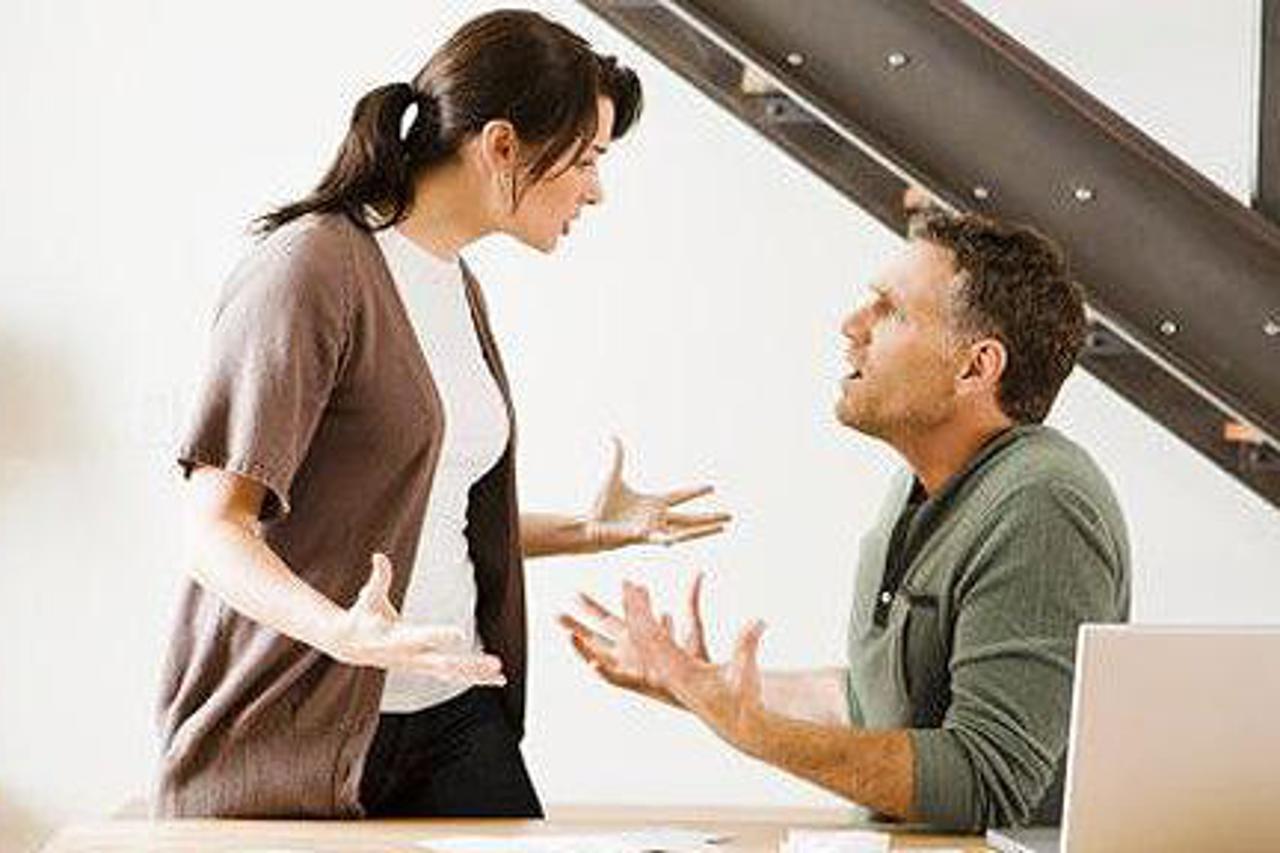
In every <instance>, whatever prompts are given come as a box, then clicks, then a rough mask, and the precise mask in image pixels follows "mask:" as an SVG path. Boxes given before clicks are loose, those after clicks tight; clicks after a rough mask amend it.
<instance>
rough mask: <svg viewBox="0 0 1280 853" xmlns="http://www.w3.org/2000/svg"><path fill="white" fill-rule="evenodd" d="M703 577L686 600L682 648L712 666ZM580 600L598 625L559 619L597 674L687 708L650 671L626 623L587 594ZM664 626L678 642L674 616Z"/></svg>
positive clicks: (664, 620)
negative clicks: (703, 595)
mask: <svg viewBox="0 0 1280 853" xmlns="http://www.w3.org/2000/svg"><path fill="white" fill-rule="evenodd" d="M702 578H703V575H702V573H701V572H699V573H698V574H697V576H696V577H695V578H694V579H693V583H692V584H691V585H690V587H689V593H688V596H687V598H686V601H685V609H686V621H687V624H686V626H685V632H684V635H683V637H682V638H681V639H680V641H679V645H680V647H681V648H682V649H683V650H684V651H685V652H686V653H688V654H689V655H692V656H693V657H694V658H696V659H698V660H701V661H704V662H707V663H710V659H709V658H708V656H707V643H706V636H705V631H704V629H703V624H702V605H701V596H702ZM578 601H579V604H580V605H581V607H582V610H583V611H584V613H585V614H586V616H587V617H588V618H589V619H590V620H591V621H592V622H594V623H595V624H594V626H592V625H588V624H586V623H584V622H582V621H580V620H579V619H576V618H574V617H573V616H570V615H568V614H561V615H560V618H559V622H560V625H561V626H562V627H563V628H564V629H565V630H567V631H568V632H569V639H570V642H571V643H572V644H573V649H574V651H575V652H577V653H578V656H579V657H580V658H582V659H583V660H584V661H585V662H586V663H587V665H588V666H590V667H591V668H592V669H593V670H595V671H596V674H598V675H599V676H600V677H601V678H603V679H604V680H605V681H607V682H609V683H610V684H612V685H614V686H615V687H621V688H623V689H624V690H631V691H633V692H636V693H641V694H643V695H645V696H649V697H650V698H653V699H657V700H659V701H661V702H666V703H667V704H668V705H674V706H675V707H678V708H679V707H683V705H682V704H681V703H680V702H679V700H677V699H676V698H675V697H674V696H672V695H671V692H670V691H668V690H667V689H666V688H665V687H663V686H662V685H661V684H660V683H659V681H658V679H657V677H656V673H651V672H648V671H646V669H645V666H644V663H643V658H642V657H641V656H640V655H639V654H638V653H637V649H636V646H635V643H634V640H633V638H632V637H631V636H630V634H629V632H628V629H627V623H626V621H625V620H624V619H622V617H620V616H618V615H617V614H616V613H614V612H612V611H611V610H609V609H608V608H607V607H605V606H604V605H603V604H601V603H600V602H598V601H596V600H595V599H594V598H592V597H591V596H589V595H586V594H585V593H579V594H578ZM662 624H663V627H664V629H665V630H666V632H667V635H668V636H670V637H672V638H673V639H674V635H675V623H674V621H673V620H672V618H671V617H670V615H665V616H663V618H662Z"/></svg>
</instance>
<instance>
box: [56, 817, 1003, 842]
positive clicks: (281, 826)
mask: <svg viewBox="0 0 1280 853" xmlns="http://www.w3.org/2000/svg"><path fill="white" fill-rule="evenodd" d="M660 826H661V827H683V828H688V829H700V830H706V831H708V832H718V833H726V834H728V835H731V836H732V840H730V841H728V842H726V843H725V844H722V845H717V849H718V850H719V851H722V852H723V853H766V852H767V853H776V851H777V849H778V844H779V843H780V842H781V841H782V839H783V838H784V837H785V835H786V832H787V830H788V829H792V828H802V827H809V828H834V827H847V828H855V827H863V828H873V829H883V828H884V827H878V826H868V825H867V824H859V823H855V822H853V820H852V819H851V818H850V813H848V812H844V811H840V810H833V809H748V808H726V807H722V806H713V807H708V808H691V807H636V806H561V807H559V808H552V809H550V814H549V817H548V820H546V821H526V820H363V821H284V820H281V821H243V820H172V821H149V820H144V819H138V818H125V819H115V820H103V821H98V822H93V823H79V824H74V825H71V826H68V827H66V828H64V829H63V830H62V831H60V832H59V833H58V834H57V835H56V836H54V837H53V839H52V840H50V841H49V843H48V844H47V845H46V846H45V847H44V848H43V851H42V853H90V851H92V853H117V852H118V853H125V851H128V853H162V851H163V853H168V851H173V853H194V852H195V851H201V853H205V851H210V852H211V853H217V851H223V853H230V851H236V853H255V851H256V853H268V851H270V853H282V851H286V850H289V851H298V853H303V851H309V853H357V851H359V853H426V850H425V849H424V848H423V847H422V846H420V845H419V844H418V842H421V841H424V840H428V839H431V838H444V837H447V836H457V835H471V836H475V835H485V836H493V837H503V836H530V835H555V834H561V835H565V834H584V833H598V832H617V831H622V830H628V829H641V828H645V827H660ZM893 847H894V849H895V850H912V849H927V848H930V847H935V848H936V847H944V848H951V849H959V850H963V851H965V853H985V851H986V850H987V847H986V846H985V845H984V844H983V843H982V839H981V838H979V837H975V836H946V835H932V834H926V833H920V832H914V831H911V830H910V829H906V830H903V829H897V828H895V831H894V836H893Z"/></svg>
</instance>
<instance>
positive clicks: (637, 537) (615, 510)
mask: <svg viewBox="0 0 1280 853" xmlns="http://www.w3.org/2000/svg"><path fill="white" fill-rule="evenodd" d="M624 455H625V454H624V453H623V450H622V442H621V441H620V440H619V439H618V438H616V437H615V438H614V439H613V464H612V465H611V466H610V468H609V473H608V475H607V476H606V477H605V480H604V483H603V484H602V485H601V486H600V492H599V494H597V495H596V499H595V503H594V504H593V505H592V508H591V512H590V513H589V514H588V516H587V533H588V537H589V538H590V540H591V541H592V542H593V543H594V544H596V545H597V547H598V548H599V549H601V550H606V549H609V548H621V547H623V546H625V545H637V544H650V545H674V544H676V543H677V542H688V541H690V540H693V539H701V538H702V537H704V536H714V535H716V534H717V533H722V532H724V528H725V525H726V524H728V523H729V520H730V518H731V516H730V515H729V514H728V513H724V512H677V511H676V510H675V508H676V507H678V506H680V505H682V504H686V503H688V502H689V501H692V500H696V499H697V498H700V497H703V496H705V495H709V494H711V493H712V492H713V491H714V489H713V488H712V487H711V486H693V487H690V488H683V489H675V490H674V491H670V492H664V493H661V494H644V493H642V492H637V491H635V490H634V489H632V488H631V487H630V486H628V485H627V483H626V481H625V480H623V478H622V464H623V459H624Z"/></svg>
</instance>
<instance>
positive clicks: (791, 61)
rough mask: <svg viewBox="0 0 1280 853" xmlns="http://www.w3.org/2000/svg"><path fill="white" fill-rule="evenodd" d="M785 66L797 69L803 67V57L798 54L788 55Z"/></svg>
mask: <svg viewBox="0 0 1280 853" xmlns="http://www.w3.org/2000/svg"><path fill="white" fill-rule="evenodd" d="M787 64H788V65H790V66H791V67H792V68H799V67H800V66H801V65H804V55H803V54H799V53H788V54H787Z"/></svg>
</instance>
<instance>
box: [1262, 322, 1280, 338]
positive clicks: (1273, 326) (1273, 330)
mask: <svg viewBox="0 0 1280 853" xmlns="http://www.w3.org/2000/svg"><path fill="white" fill-rule="evenodd" d="M1262 334H1264V335H1266V336H1267V337H1268V338H1274V337H1275V336H1276V335H1280V323H1277V322H1276V321H1275V320H1268V321H1267V322H1265V323H1263V324H1262Z"/></svg>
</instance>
